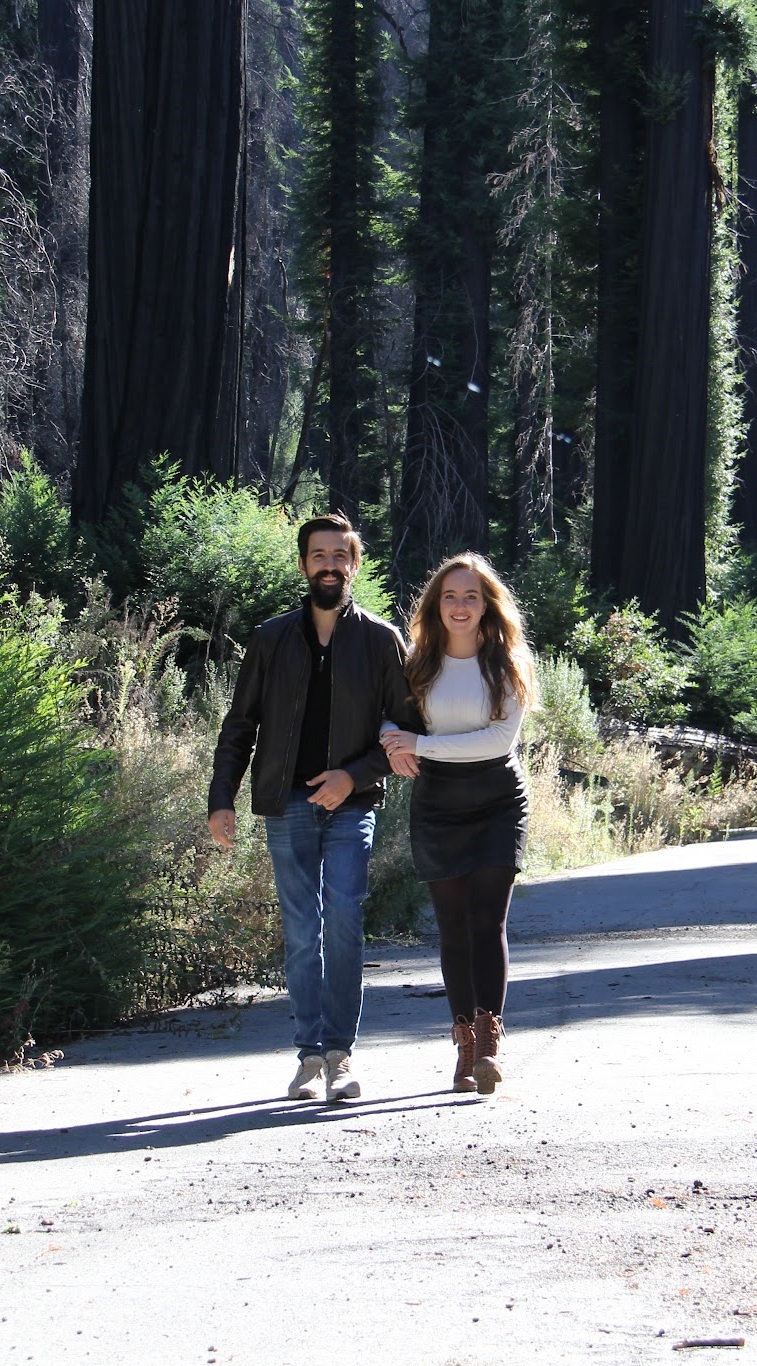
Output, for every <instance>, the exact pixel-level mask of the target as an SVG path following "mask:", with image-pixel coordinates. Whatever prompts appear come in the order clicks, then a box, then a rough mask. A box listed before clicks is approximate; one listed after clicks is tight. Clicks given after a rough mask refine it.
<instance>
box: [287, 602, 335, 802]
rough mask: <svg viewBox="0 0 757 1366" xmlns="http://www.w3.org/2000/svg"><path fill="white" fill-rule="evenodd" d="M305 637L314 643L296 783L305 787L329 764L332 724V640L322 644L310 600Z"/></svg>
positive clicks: (296, 766)
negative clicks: (330, 727)
mask: <svg viewBox="0 0 757 1366" xmlns="http://www.w3.org/2000/svg"><path fill="white" fill-rule="evenodd" d="M303 626H304V629H305V638H306V640H307V642H308V645H309V646H310V653H311V657H312V667H311V670H310V683H309V684H308V695H307V701H306V702H305V715H304V716H303V718H302V730H301V732H300V744H299V749H298V750H297V761H296V763H295V766H294V785H295V787H304V785H305V783H306V782H307V780H308V778H315V777H316V776H317V774H319V773H323V772H324V770H325V769H327V768H328V766H329V726H330V723H331V641H329V643H328V645H321V642H320V641H319V639H318V633H317V631H316V629H315V626H314V625H313V617H312V613H311V611H310V604H309V603H307V604H306V605H305V610H304V612H303Z"/></svg>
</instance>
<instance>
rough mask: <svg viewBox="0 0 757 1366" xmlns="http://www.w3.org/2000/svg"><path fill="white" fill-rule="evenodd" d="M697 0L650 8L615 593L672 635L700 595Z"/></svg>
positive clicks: (705, 82)
mask: <svg viewBox="0 0 757 1366" xmlns="http://www.w3.org/2000/svg"><path fill="white" fill-rule="evenodd" d="M700 9H701V3H700V0H694V3H692V0H675V3H670V0H653V3H652V4H651V6H650V53H649V72H650V77H649V100H650V103H651V105H652V107H651V109H650V113H649V116H648V118H647V156H646V164H645V172H646V173H645V186H644V213H643V251H642V266H641V305H640V323H639V349H638V364H637V374H636V388H635V399H634V422H633V447H632V469H631V477H630V480H629V512H628V522H627V527H626V536H625V545H624V552H623V561H622V566H621V577H620V585H619V587H620V593H621V596H622V597H624V598H626V599H629V598H634V597H636V598H638V599H639V602H640V603H641V606H642V608H643V610H644V611H645V612H648V613H651V612H658V613H659V619H660V621H661V623H662V625H663V626H664V627H665V628H666V629H667V630H668V631H670V632H674V631H675V630H676V629H677V628H676V622H677V619H678V618H679V616H680V614H681V613H682V612H686V611H693V610H694V609H695V608H696V606H697V604H698V603H699V602H700V601H701V600H702V599H703V597H704V591H705V566H704V538H705V451H706V427H707V358H708V332H709V304H710V252H711V236H712V206H711V197H712V196H711V178H710V160H709V147H710V142H711V138H712V98H713V73H712V70H710V69H705V67H704V64H703V57H702V52H701V49H700V47H699V44H698V43H697V42H696V41H695V38H694V34H693V20H694V18H695V17H696V14H697V13H698V12H699V10H700Z"/></svg>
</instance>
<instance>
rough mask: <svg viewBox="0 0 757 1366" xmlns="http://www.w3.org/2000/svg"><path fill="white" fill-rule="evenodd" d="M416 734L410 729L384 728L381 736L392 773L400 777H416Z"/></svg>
mask: <svg viewBox="0 0 757 1366" xmlns="http://www.w3.org/2000/svg"><path fill="white" fill-rule="evenodd" d="M417 741H418V736H417V735H415V734H414V733H413V731H411V730H385V731H384V733H383V735H382V736H381V743H382V745H383V746H384V751H385V753H386V757H387V759H388V760H389V763H390V765H391V768H392V772H393V773H398V774H399V775H400V777H402V778H417V777H418V771H419V770H418V760H417V759H416V757H415V749H416V744H417Z"/></svg>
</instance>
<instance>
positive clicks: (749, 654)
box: [682, 597, 757, 741]
mask: <svg viewBox="0 0 757 1366" xmlns="http://www.w3.org/2000/svg"><path fill="white" fill-rule="evenodd" d="M684 621H685V624H686V626H687V629H688V632H689V642H688V644H687V645H686V646H683V647H682V648H683V652H684V655H685V658H686V661H687V665H688V669H689V673H690V675H691V687H692V715H693V717H694V718H695V719H697V720H699V721H700V722H701V723H702V724H703V725H706V726H712V727H714V728H715V729H716V730H719V731H725V732H726V733H727V734H729V735H734V736H736V737H738V738H742V739H745V740H750V741H754V740H757V601H755V599H754V598H747V597H739V598H737V599H736V600H735V601H734V602H730V603H729V602H722V603H720V604H717V605H714V606H712V605H709V606H703V607H701V608H700V609H699V612H698V613H696V614H689V615H688V616H686V617H685V618H684Z"/></svg>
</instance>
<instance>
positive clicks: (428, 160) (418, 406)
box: [395, 0, 510, 588]
mask: <svg viewBox="0 0 757 1366" xmlns="http://www.w3.org/2000/svg"><path fill="white" fill-rule="evenodd" d="M508 14H509V4H508V3H507V0H470V3H468V4H466V5H463V6H461V5H460V4H458V3H457V0H431V3H430V6H429V36H428V50H427V54H426V57H425V60H424V63H423V76H424V81H423V95H422V97H421V99H420V101H419V104H418V107H417V108H416V110H415V120H416V122H417V124H418V125H419V126H420V127H421V129H422V135H423V145H422V154H421V169H420V202H419V209H418V215H417V220H416V222H415V225H414V227H413V230H412V232H411V235H410V240H409V258H410V270H411V275H412V279H413V283H414V288H415V316H414V339H413V350H412V361H411V374H410V389H409V398H408V422H407V440H406V448H405V454H404V460H403V470H402V487H401V498H400V515H399V519H398V526H397V528H396V539H395V562H396V568H397V574H398V579H399V581H400V583H401V585H402V586H403V587H404V588H407V587H408V586H409V585H411V584H413V583H417V582H418V581H419V579H420V578H421V577H422V576H423V575H424V574H425V572H426V570H427V569H428V568H429V567H430V566H431V565H432V564H434V563H435V562H436V561H437V560H438V559H439V557H440V556H441V555H442V554H444V553H447V552H451V551H454V550H456V549H460V548H463V547H466V546H469V547H472V548H474V549H477V550H486V548H487V545H488V516H487V495H488V465H489V433H488V413H489V390H490V381H491V374H490V362H491V323H490V304H491V277H492V259H493V255H494V251H495V244H496V232H497V226H498V217H499V215H498V210H497V208H496V206H495V205H494V203H493V200H492V195H491V187H490V185H489V183H488V177H489V175H490V174H491V173H492V172H493V171H495V170H497V169H499V166H498V158H499V153H500V152H501V148H502V145H503V142H504V144H505V145H506V144H507V141H508V140H509V139H508V137H507V134H506V129H507V128H508V126H509V124H510V120H509V111H508V108H507V91H508V75H509V72H508V65H507V60H506V58H507V32H508V25H507V17H508Z"/></svg>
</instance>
